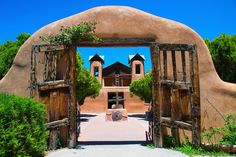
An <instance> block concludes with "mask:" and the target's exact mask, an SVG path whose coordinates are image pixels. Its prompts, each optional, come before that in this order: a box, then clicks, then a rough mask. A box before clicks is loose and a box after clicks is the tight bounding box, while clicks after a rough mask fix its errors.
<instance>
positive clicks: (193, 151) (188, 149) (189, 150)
mask: <svg viewBox="0 0 236 157" xmlns="http://www.w3.org/2000/svg"><path fill="white" fill-rule="evenodd" d="M171 149H173V150H176V151H180V152H182V153H184V154H187V155H189V156H191V157H192V156H195V155H202V156H206V155H209V156H230V155H231V156H235V154H234V155H233V154H229V153H226V152H223V151H216V150H207V149H204V148H202V147H199V148H194V147H192V146H191V145H190V144H183V145H181V146H180V147H172V148H171Z"/></svg>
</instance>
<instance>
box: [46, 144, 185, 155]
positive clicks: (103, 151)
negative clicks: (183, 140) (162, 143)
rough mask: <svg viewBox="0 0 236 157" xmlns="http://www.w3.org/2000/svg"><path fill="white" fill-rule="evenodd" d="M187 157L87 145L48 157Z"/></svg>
mask: <svg viewBox="0 0 236 157" xmlns="http://www.w3.org/2000/svg"><path fill="white" fill-rule="evenodd" d="M152 156H153V157H187V155H184V154H182V153H180V152H176V151H173V150H168V149H160V148H155V149H151V148H148V147H146V146H141V145H133V144H132V145H86V146H82V147H79V148H77V149H67V148H65V149H61V150H57V151H55V152H51V153H49V154H48V155H47V157H152Z"/></svg>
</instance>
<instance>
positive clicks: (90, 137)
mask: <svg viewBox="0 0 236 157" xmlns="http://www.w3.org/2000/svg"><path fill="white" fill-rule="evenodd" d="M80 129H81V130H80V131H81V133H80V136H79V138H78V141H79V145H78V147H77V148H76V149H67V148H64V149H60V150H56V151H53V152H50V153H49V154H48V155H47V157H150V156H161V157H186V155H184V154H182V153H180V152H176V151H173V150H168V149H160V148H156V149H151V148H148V147H147V146H144V145H145V144H147V141H146V131H147V130H148V122H147V121H145V119H144V115H142V114H132V115H129V118H128V121H118V122H110V121H105V113H103V114H93V113H86V114H82V116H81V128H80ZM143 144H144V145H143Z"/></svg>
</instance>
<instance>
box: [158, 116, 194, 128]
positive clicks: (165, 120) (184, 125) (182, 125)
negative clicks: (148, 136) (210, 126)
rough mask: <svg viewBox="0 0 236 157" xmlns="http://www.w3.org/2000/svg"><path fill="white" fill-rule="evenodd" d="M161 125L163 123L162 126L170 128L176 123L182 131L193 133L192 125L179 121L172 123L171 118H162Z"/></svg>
mask: <svg viewBox="0 0 236 157" xmlns="http://www.w3.org/2000/svg"><path fill="white" fill-rule="evenodd" d="M161 123H162V125H165V126H167V127H169V128H170V127H171V125H172V124H173V123H174V124H176V125H177V126H178V127H179V128H181V129H185V130H190V131H192V125H191V124H190V123H187V122H183V121H178V120H176V121H172V120H171V118H170V117H161Z"/></svg>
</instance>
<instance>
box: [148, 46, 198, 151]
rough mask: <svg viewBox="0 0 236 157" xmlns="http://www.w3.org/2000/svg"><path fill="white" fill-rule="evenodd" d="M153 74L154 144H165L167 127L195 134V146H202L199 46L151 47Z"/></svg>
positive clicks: (177, 137) (177, 136)
mask: <svg viewBox="0 0 236 157" xmlns="http://www.w3.org/2000/svg"><path fill="white" fill-rule="evenodd" d="M151 59H152V74H153V105H152V111H153V141H154V143H155V145H156V146H157V147H162V145H163V141H162V140H163V136H164V132H163V128H164V127H169V128H171V134H172V136H173V137H174V138H175V141H176V142H177V144H178V143H180V138H179V129H180V128H181V129H186V130H190V131H192V144H193V146H199V145H200V144H201V136H200V131H201V127H200V96H199V95H200V90H199V73H198V56H197V49H196V46H195V45H188V44H158V43H155V42H154V43H152V44H151Z"/></svg>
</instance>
